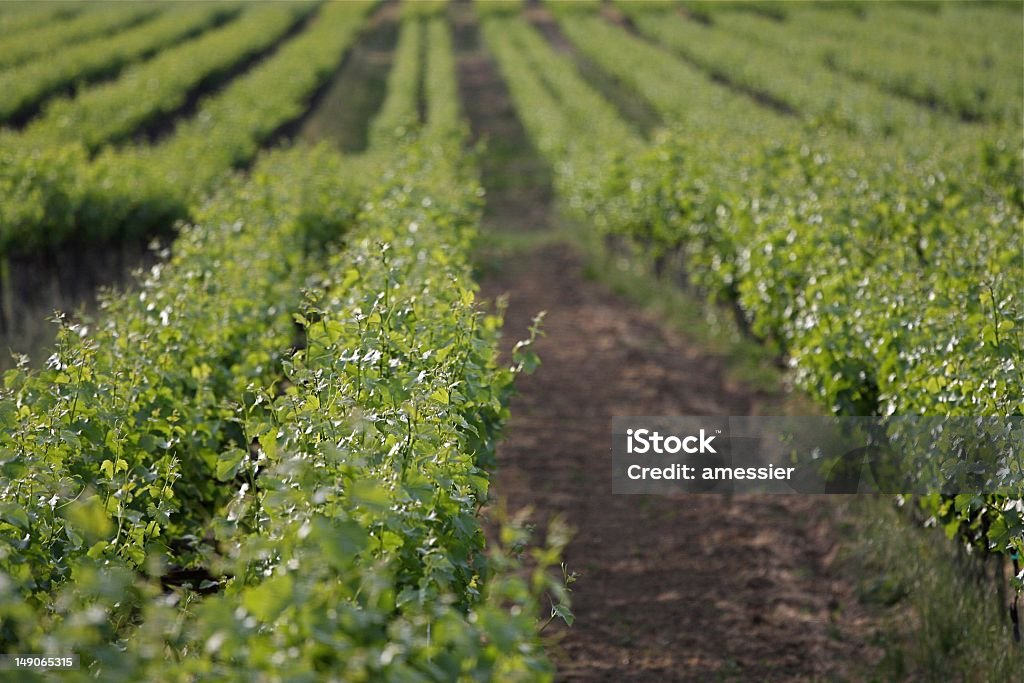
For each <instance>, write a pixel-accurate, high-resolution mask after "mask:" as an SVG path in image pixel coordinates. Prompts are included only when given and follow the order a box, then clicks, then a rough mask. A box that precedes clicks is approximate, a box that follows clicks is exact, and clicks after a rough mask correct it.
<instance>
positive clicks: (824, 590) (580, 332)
mask: <svg viewBox="0 0 1024 683" xmlns="http://www.w3.org/2000/svg"><path fill="white" fill-rule="evenodd" d="M453 18H454V21H455V26H456V39H457V45H458V48H459V80H460V87H461V88H462V97H463V102H464V105H465V108H466V112H467V115H468V116H469V118H470V121H471V124H472V127H473V131H474V133H475V134H476V136H477V137H478V138H482V139H484V140H486V141H487V142H488V143H489V147H488V150H489V151H488V153H487V154H485V156H484V159H483V164H482V165H483V180H484V184H485V186H486V187H487V189H488V192H489V196H488V210H487V213H486V216H485V224H484V231H485V233H487V232H488V231H490V232H492V233H499V234H505V235H508V234H510V233H520V234H522V233H528V234H534V235H538V234H541V233H542V232H543V231H551V230H553V229H554V227H555V225H556V221H557V220H558V218H557V216H556V214H555V212H554V211H553V209H552V203H551V192H550V186H549V182H550V180H549V176H548V172H547V171H546V169H545V168H544V165H543V164H542V163H541V162H540V161H539V159H538V158H537V156H536V154H535V153H534V152H533V151H532V150H531V149H530V147H529V144H528V142H527V140H526V137H525V133H524V132H523V130H522V127H521V125H520V123H519V122H518V120H517V119H516V116H515V112H514V109H513V107H512V104H511V102H510V100H509V96H508V93H507V91H506V90H505V88H504V85H503V84H502V82H501V79H500V74H499V72H498V70H497V67H496V65H495V63H494V62H493V61H492V60H491V59H490V58H489V57H488V56H487V54H486V52H485V51H484V49H483V46H482V45H481V44H480V40H479V36H478V35H477V32H476V30H475V27H474V25H473V23H472V17H471V16H470V14H469V13H468V12H464V11H460V9H459V8H457V9H456V10H455V12H454V13H453ZM482 289H483V292H482V293H483V296H484V297H485V298H488V299H494V298H495V297H497V296H499V295H502V294H507V295H508V301H509V307H508V310H507V314H506V325H505V327H506V330H507V337H508V338H507V339H506V347H507V346H509V345H511V343H512V342H513V341H514V340H515V339H516V338H519V337H523V336H525V335H526V330H527V328H528V327H529V325H530V322H531V319H532V318H533V316H534V315H535V314H536V313H538V312H539V311H546V312H547V315H546V318H545V321H544V325H543V329H544V333H545V336H544V337H543V338H542V339H540V340H539V342H538V344H537V347H536V350H537V352H538V353H539V354H540V356H541V359H542V362H543V365H542V366H541V367H540V368H539V369H538V371H537V372H536V373H535V374H534V375H533V376H530V377H524V378H522V379H521V380H520V384H519V391H520V393H519V395H518V396H517V397H516V398H515V399H514V401H513V404H512V419H511V421H510V423H509V425H508V429H507V435H506V439H505V440H504V442H503V443H502V444H501V445H500V446H499V450H498V473H497V478H496V482H495V485H494V491H495V492H496V495H497V498H498V499H499V500H501V501H502V502H503V503H504V505H505V506H506V507H507V508H508V509H509V510H510V511H515V510H517V509H521V508H524V507H527V506H530V507H532V508H533V510H534V512H533V516H532V519H533V521H534V522H535V523H536V524H537V525H538V526H539V527H541V528H543V527H544V526H545V525H546V522H547V521H548V520H549V519H551V518H552V517H553V516H555V515H561V516H562V517H564V518H565V519H566V520H567V521H568V522H569V524H570V525H571V526H572V527H573V528H574V529H575V536H574V540H573V541H572V542H571V543H570V545H569V546H568V548H567V550H566V553H565V560H566V562H567V564H568V568H569V569H570V570H571V571H574V572H576V573H577V574H578V577H579V578H578V581H577V583H576V584H575V585H574V586H573V588H574V594H573V610H574V612H575V614H576V617H577V619H576V622H575V624H574V625H573V626H572V627H571V628H566V627H564V626H561V627H556V626H555V625H552V628H549V629H548V630H547V631H546V632H545V636H547V635H548V634H549V633H551V632H553V633H552V638H551V639H550V649H551V654H552V657H553V658H554V659H555V661H556V664H557V666H558V671H559V674H558V676H559V678H560V679H561V680H567V681H677V680H685V681H704V680H750V681H765V680H770V681H793V680H836V679H854V680H856V679H858V678H859V677H860V676H859V675H858V670H859V669H858V667H859V666H861V664H862V663H863V662H865V661H871V660H873V659H874V658H875V657H877V656H878V653H877V652H876V651H874V650H873V649H872V648H869V647H868V646H867V645H866V644H865V643H864V640H865V634H866V633H867V632H868V631H869V628H868V627H869V624H868V623H867V620H866V618H865V617H864V616H863V613H862V612H861V611H860V610H859V609H858V606H857V603H856V600H855V597H854V594H853V590H852V587H851V585H850V584H849V583H848V582H846V581H844V580H843V578H842V577H840V576H839V575H838V573H837V570H836V569H834V568H833V560H834V557H835V554H836V548H837V539H836V532H835V531H834V527H833V526H832V524H831V523H830V516H831V513H832V512H833V510H834V506H833V504H832V501H830V500H826V499H822V498H811V497H796V496H775V497H770V496H760V497H759V496H721V495H691V496H682V497H675V498H672V497H658V496H613V495H612V494H611V473H610V445H611V418H612V416H614V415H672V414H679V415H750V414H758V413H759V412H761V411H762V410H765V409H770V408H768V407H767V406H769V405H770V404H771V400H770V399H771V397H769V396H765V395H763V394H759V393H758V392H757V391H754V390H752V389H750V388H748V387H745V386H743V385H742V384H740V383H738V382H736V381H732V380H730V378H729V376H728V374H727V372H726V368H725V367H724V362H723V360H722V359H721V358H719V357H716V356H715V354H714V353H713V352H710V351H708V350H707V349H702V348H699V347H697V346H696V345H695V344H694V343H693V342H691V341H688V340H687V339H686V338H685V337H684V336H682V335H680V334H676V333H673V332H671V331H669V330H667V329H665V328H664V326H662V325H661V324H659V322H658V321H656V320H653V319H651V318H650V317H649V316H647V315H646V314H644V313H641V312H640V311H639V310H638V307H637V306H636V305H635V304H631V303H630V302H628V301H626V300H624V299H622V298H620V297H618V296H616V295H613V294H612V293H611V292H609V291H608V290H607V289H606V288H605V287H604V286H603V285H601V284H599V283H598V282H595V281H593V280H591V279H588V278H587V277H586V275H585V266H584V263H583V260H582V257H581V256H580V255H579V254H578V253H577V252H576V251H574V249H573V248H572V247H571V246H569V245H566V244H557V243H556V244H554V245H552V244H545V245H544V246H539V247H537V248H535V249H533V250H532V251H530V252H529V253H526V254H518V255H517V256H515V257H513V258H510V259H505V260H502V261H500V263H499V266H498V268H497V269H494V268H492V269H491V270H490V272H487V273H485V275H484V277H483V281H482Z"/></svg>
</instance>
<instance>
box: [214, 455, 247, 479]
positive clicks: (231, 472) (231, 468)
mask: <svg viewBox="0 0 1024 683" xmlns="http://www.w3.org/2000/svg"><path fill="white" fill-rule="evenodd" d="M248 455H249V454H248V453H246V452H245V451H243V450H242V449H241V448H232V449H230V450H228V451H225V452H223V453H221V454H220V455H218V456H217V472H216V476H217V479H218V481H230V480H232V479H234V478H235V475H236V474H238V467H239V466H240V465H241V464H242V461H243V460H245V458H246V456H248Z"/></svg>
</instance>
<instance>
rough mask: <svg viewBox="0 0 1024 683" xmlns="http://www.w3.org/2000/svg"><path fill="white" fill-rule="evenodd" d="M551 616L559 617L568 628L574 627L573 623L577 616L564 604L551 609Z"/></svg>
mask: <svg viewBox="0 0 1024 683" xmlns="http://www.w3.org/2000/svg"><path fill="white" fill-rule="evenodd" d="M551 616H553V617H559V618H561V619H562V621H564V622H565V625H566V626H572V622H574V621H576V615H574V614H573V613H572V610H570V609H569V607H568V606H567V605H565V604H564V603H562V604H558V605H555V606H554V607H552V608H551Z"/></svg>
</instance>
